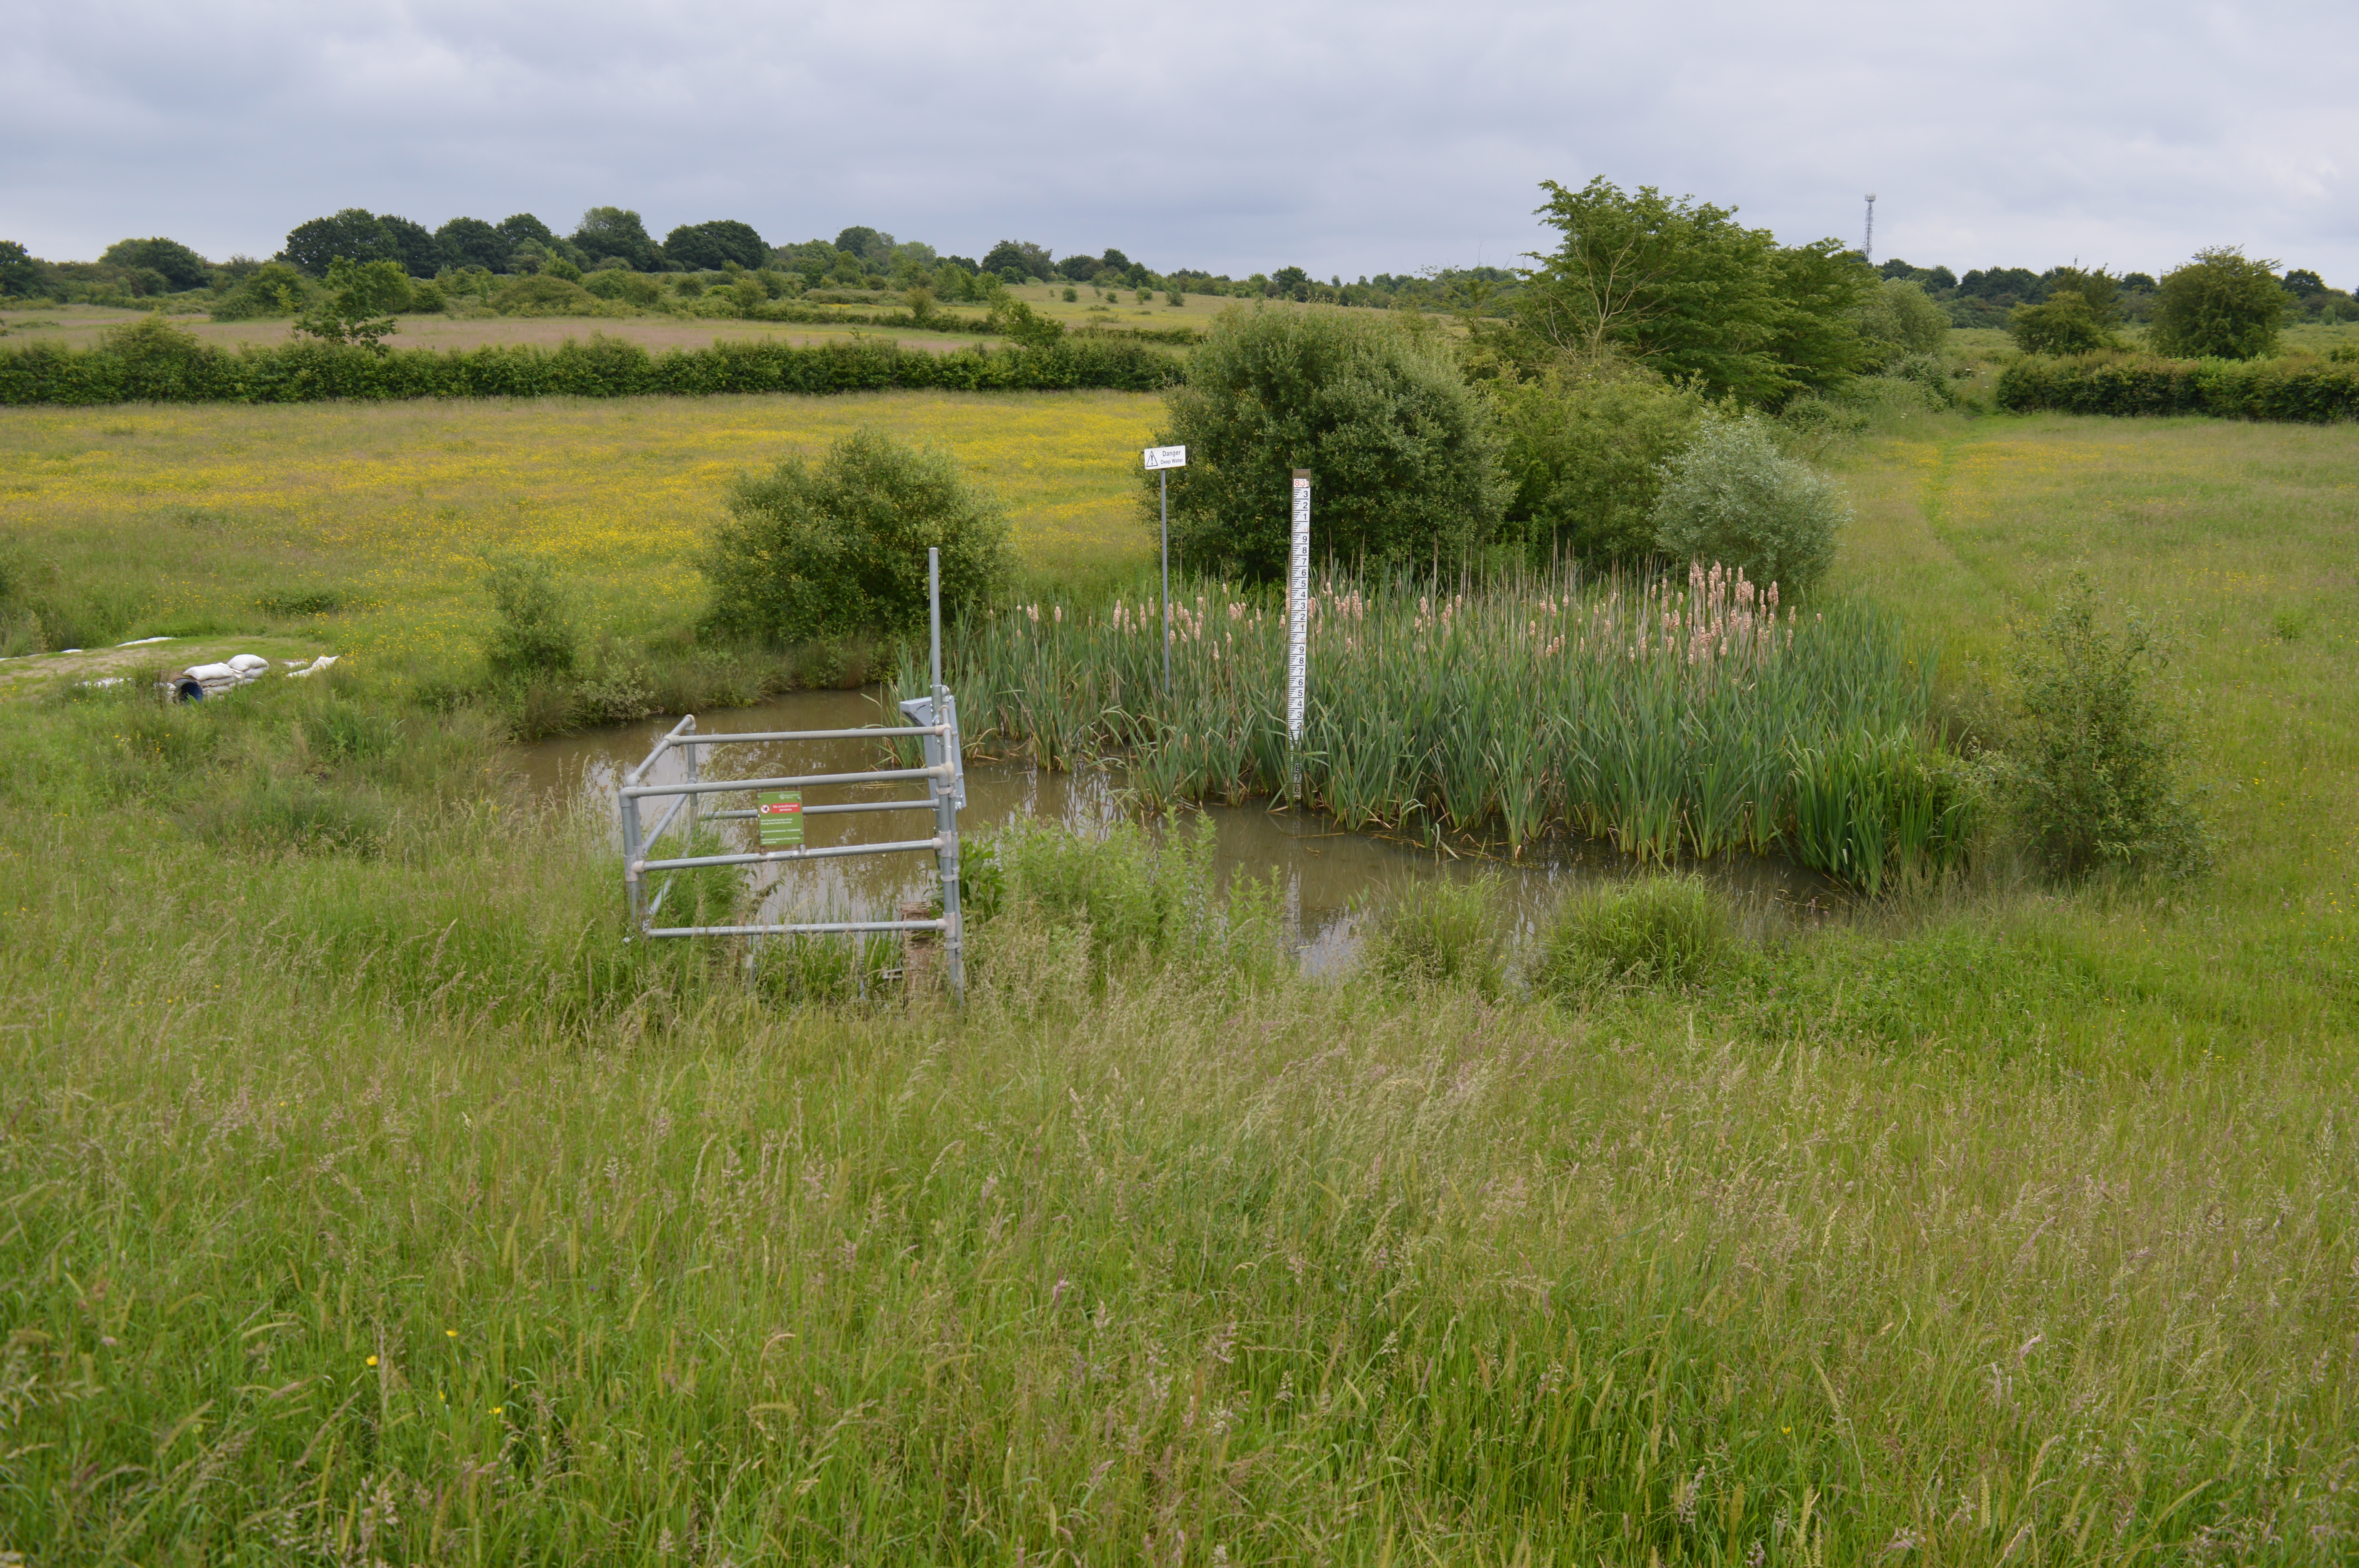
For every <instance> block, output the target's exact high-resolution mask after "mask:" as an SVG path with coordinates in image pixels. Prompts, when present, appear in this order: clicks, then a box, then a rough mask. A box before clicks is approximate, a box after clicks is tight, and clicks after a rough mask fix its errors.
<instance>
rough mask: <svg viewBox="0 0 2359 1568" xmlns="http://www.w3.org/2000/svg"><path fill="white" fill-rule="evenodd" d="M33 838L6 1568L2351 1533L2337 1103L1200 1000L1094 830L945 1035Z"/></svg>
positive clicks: (560, 947) (2343, 1064)
mask: <svg viewBox="0 0 2359 1568" xmlns="http://www.w3.org/2000/svg"><path fill="white" fill-rule="evenodd" d="M312 700H319V699H316V698H315V699H312ZM226 706H227V705H226V704H224V707H226ZM58 722H59V720H58V719H57V718H56V717H55V716H50V717H49V718H45V719H43V720H42V724H43V726H44V727H45V728H49V729H52V730H54V727H55V726H56V724H57V723H58ZM249 733H250V731H249ZM388 787H390V785H389V786H388ZM60 804H61V805H62V806H64V807H65V809H63V810H62V811H61V812H59V813H56V814H42V813H36V812H29V811H23V810H16V811H13V812H11V813H9V814H8V815H6V816H0V864H5V866H6V867H7V868H8V869H9V871H10V872H11V875H12V879H13V881H12V891H13V896H14V898H15V899H16V901H17V906H16V918H15V919H14V920H12V921H11V923H10V925H9V926H8V928H7V929H8V935H7V940H6V941H5V943H0V1085H5V1097H6V1098H5V1111H6V1120H5V1130H6V1131H5V1140H0V1170H5V1175H6V1180H5V1189H4V1190H5V1196H0V1204H5V1208H0V1215H5V1223H0V1279H5V1281H6V1284H5V1294H0V1311H5V1348H0V1541H5V1543H6V1550H8V1551H11V1552H23V1553H25V1554H26V1555H27V1558H28V1560H30V1561H37V1562H42V1563H77V1562H93V1563H96V1562H116V1561H139V1562H181V1563H201V1562H203V1563H210V1562H227V1561H257V1562H291V1561H310V1560H313V1559H321V1560H330V1561H336V1562H351V1563H368V1562H386V1563H392V1562H429V1561H442V1560H446V1559H448V1560H455V1561H468V1562H478V1561H480V1562H486V1563H504V1562H545V1563H583V1562H611V1563H671V1562H681V1561H708V1562H718V1561H723V1560H727V1561H734V1562H741V1563H743V1562H753V1561H778V1562H824V1563H847V1562H848V1563H1039V1562H1043V1561H1060V1562H1072V1561H1079V1562H1090V1563H1141V1564H1145V1563H1156V1564H1169V1563H1234V1564H1245V1563H1298V1562H1302V1561H1305V1560H1307V1559H1312V1558H1318V1559H1324V1560H1328V1561H1334V1562H1341V1563H1386V1562H1391V1563H1408V1562H1421V1561H1456V1562H1468V1563H1595V1562H1601V1561H1603V1562H1627V1563H1644V1562H1648V1561H1660V1562H1663V1563H1710V1564H1734V1563H1759V1564H1763V1565H1765V1568H1779V1565H1785V1564H1801V1563H1888V1562H1891V1561H1895V1560H1907V1559H1908V1558H1910V1557H1911V1556H1912V1554H1913V1553H1915V1552H1920V1551H1921V1552H1923V1553H1924V1555H1925V1560H1929V1561H1941V1562H1996V1561H2000V1560H2005V1561H2009V1562H2048V1563H2055V1562H2062V1561H2072V1560H2095V1561H2115V1562H2122V1563H2129V1562H2139V1561H2190V1562H2195V1561H2205V1562H2214V1561H2216V1562H2228V1561H2244V1562H2288V1563H2290V1562H2303V1561H2317V1560H2320V1559H2321V1558H2322V1557H2332V1556H2333V1555H2335V1554H2336V1553H2337V1552H2338V1551H2339V1550H2340V1545H2341V1543H2343V1542H2347V1541H2348V1540H2349V1539H2350V1532H2351V1531H2352V1530H2353V1529H2354V1526H2359V1519H2354V1505H2353V1502H2352V1498H2351V1494H2350V1493H2349V1491H2348V1489H2347V1488H2343V1487H2341V1480H2342V1478H2343V1477H2344V1476H2347V1475H2348V1474H2349V1473H2350V1471H2351V1467H2352V1466H2353V1465H2354V1464H2359V1449H2354V1441H2353V1436H2352V1433H2353V1430H2354V1428H2353V1424H2352V1422H2351V1421H2350V1419H2349V1418H2350V1412H2351V1411H2352V1409H2353V1408H2354V1400H2359V1360H2354V1357H2352V1355H2351V1354H2350V1352H2349V1346H2350V1344H2351V1343H2352V1339H2353V1336H2354V1334H2359V1319H2354V1306H2353V1297H2352V1294H2351V1292H2350V1291H2349V1289H2348V1278H2347V1275H2348V1262H2349V1259H2350V1257H2351V1254H2352V1248H2353V1246H2354V1239H2359V1225H2354V1212H2353V1207H2352V1200H2351V1195H2350V1184H2349V1182H2348V1180H2347V1171H2346V1166H2347V1161H2346V1160H2345V1159H2344V1157H2343V1152H2342V1151H2343V1141H2345V1137H2346V1135H2345V1134H2344V1133H2343V1131H2342V1130H2340V1129H2341V1119H2340V1118H2339V1116H2338V1114H2337V1107H2338V1105H2339V1103H2340V1102H2339V1098H2338V1097H2337V1095H2336V1094H2335V1093H2334V1092H2333V1088H2334V1087H2335V1086H2336V1085H2337V1084H2338V1083H2339V1082H2340V1081H2341V1080H2342V1077H2343V1074H2344V1073H2345V1072H2347V1065H2348V1064H2347V1051H2345V1050H2341V1049H2338V1050H2337V1051H2335V1052H2332V1053H2321V1052H2320V1051H2317V1050H2303V1051H2299V1052H2296V1051H2286V1052H2283V1053H2281V1054H2269V1055H2262V1054H2254V1055H2252V1056H2250V1057H2248V1058H2247V1059H2245V1060H2244V1061H2242V1062H2240V1063H2236V1064H2234V1065H2231V1064H2228V1063H2224V1062H2207V1063H2204V1064H2199V1065H2192V1066H2190V1067H2188V1068H2186V1069H2184V1070H2181V1071H2179V1072H2176V1073H2173V1074H2170V1075H2169V1076H2162V1077H2160V1078H2158V1077H2157V1076H2154V1075H2151V1074H2147V1073H2145V1072H2142V1071H2129V1070H2119V1069H2107V1068H2104V1067H2099V1068H2098V1069H2097V1070H2095V1071H2093V1072H2090V1073H2077V1072H2076V1073H2061V1072H2057V1071H2054V1070H2050V1066H2049V1065H2043V1064H2041V1063H2040V1062H2038V1060H2036V1059H2035V1060H2033V1061H2031V1062H2029V1063H2028V1064H2027V1066H2026V1067H2025V1068H2024V1069H2023V1070H2006V1069H2003V1068H1997V1067H1994V1066H1993V1065H1991V1064H1990V1063H1989V1062H1988V1061H1986V1060H1984V1059H1982V1058H1980V1057H1978V1056H1977V1055H1975V1054H1972V1053H1967V1052H1959V1051H1940V1052H1928V1053H1924V1054H1921V1055H1920V1056H1917V1057H1913V1058H1912V1057H1906V1056H1902V1057H1895V1056H1893V1055H1891V1054H1888V1053H1884V1052H1881V1051H1878V1050H1875V1049H1872V1048H1867V1047H1860V1046H1854V1045H1852V1044H1845V1036H1844V1033H1843V1030H1844V1028H1845V1027H1846V1026H1847V1022H1848V1018H1849V1015H1848V1014H1847V1013H1846V1011H1845V1007H1846V1002H1845V995H1844V993H1843V992H1842V991H1840V990H1839V991H1838V992H1837V994H1836V995H1835V996H1834V998H1833V999H1832V1006H1829V1005H1828V1004H1827V1003H1826V1001H1825V1000H1824V999H1821V1000H1818V1001H1816V1002H1810V1001H1807V1000H1806V1001H1803V1002H1800V1003H1796V1002H1793V1001H1790V1000H1789V1001H1788V1003H1787V1006H1788V1008H1789V1010H1790V1009H1794V1008H1797V1007H1799V1008H1800V1009H1801V1010H1802V1011H1789V1013H1788V1014H1787V1015H1784V1016H1785V1017H1786V1022H1788V1023H1789V1024H1790V1026H1791V1033H1784V1032H1782V1031H1781V1032H1780V1033H1777V1034H1775V1035H1767V1036H1764V1035H1759V1034H1756V1033H1752V1032H1751V1029H1750V1026H1749V1024H1748V1023H1746V1022H1745V1020H1746V1019H1747V1018H1749V1017H1750V1016H1751V1015H1750V1014H1748V1013H1747V1012H1746V1011H1745V1009H1744V1008H1742V1007H1740V1006H1736V1005H1733V1004H1734V1003H1735V1002H1736V1001H1737V1000H1738V999H1737V998H1736V997H1734V995H1731V996H1727V997H1715V998H1708V999H1706V1002H1705V1005H1703V1006H1701V1007H1695V1006H1692V1005H1688V1006H1685V1007H1683V1010H1682V1014H1681V1016H1680V1018H1677V1019H1657V1018H1655V1017H1653V1016H1651V1015H1650V1014H1648V1013H1647V1011H1645V1009H1644V1006H1643V1003H1641V1004H1631V1005H1627V1006H1625V1004H1623V1003H1619V1002H1615V1003H1610V1004H1607V1006H1608V1010H1607V1011H1595V1012H1591V1013H1587V1014H1567V1013H1562V1012H1559V1011H1554V1010H1553V1009H1551V1008H1549V1007H1548V1006H1546V1005H1541V1004H1531V1003H1525V1002H1519V1001H1515V1000H1499V999H1496V998H1492V999H1485V998H1484V997H1483V996H1482V995H1481V994H1480V993H1479V991H1477V990H1474V989H1469V988H1466V987H1462V986H1457V985H1453V984H1451V983H1448V982H1447V981H1446V979H1438V980H1437V981H1436V983H1430V984H1425V985H1420V986H1417V987H1413V988H1409V989H1408V991H1407V993H1406V994H1404V991H1403V989H1401V988H1397V987H1390V986H1384V985H1379V984H1366V985H1364V984H1360V983H1358V982H1354V981H1348V980H1347V981H1344V982H1342V983H1320V982H1314V981H1310V980H1305V979H1299V978H1295V977H1292V976H1290V975H1288V973H1287V972H1286V971H1285V970H1284V969H1283V968H1278V967H1275V966H1272V967H1267V968H1261V969H1258V970H1254V971H1252V972H1250V973H1249V974H1248V976H1247V978H1246V981H1245V983H1242V984H1241V983H1239V979H1238V972H1237V971H1236V970H1234V969H1233V968H1230V967H1228V966H1227V965H1225V964H1222V963H1213V964H1206V963H1204V962H1202V961H1201V944H1199V943H1197V942H1195V941H1194V940H1193V939H1192V938H1185V937H1184V935H1183V936H1182V937H1181V938H1180V939H1174V937H1173V935H1172V934H1173V933H1174V932H1175V930H1177V931H1180V932H1182V933H1183V934H1184V932H1185V930H1187V929H1189V928H1191V927H1192V928H1194V929H1198V930H1201V929H1202V927H1203V925H1204V922H1205V921H1206V920H1207V919H1208V918H1210V917H1211V915H1212V912H1211V911H1209V910H1208V909H1207V908H1205V907H1204V906H1203V901H1202V892H1203V889H1204V887H1205V885H1206V884H1205V881H1204V879H1202V878H1201V876H1199V875H1196V874H1195V873H1193V872H1191V871H1189V870H1188V868H1187V865H1186V864H1185V863H1184V857H1183V860H1182V861H1181V862H1173V863H1169V864H1162V865H1144V864H1142V863H1140V862H1139V861H1138V860H1137V856H1139V855H1140V854H1142V853H1146V852H1147V851H1146V850H1145V849H1143V848H1142V845H1143V840H1140V839H1137V838H1133V839H1130V840H1110V841H1108V842H1107V843H1104V844H1101V845H1097V846H1094V847H1092V846H1079V845H1063V846H1060V845H1055V844H1049V843H1045V842H1044V843H1042V844H1039V845H1036V846H1032V847H1030V848H1028V849H1021V850H1019V851H1017V853H1016V859H1017V860H1019V861H1021V862H1023V864H1024V866H1025V867H1026V868H1027V869H1024V870H1021V871H1019V872H1018V874H1016V875H1015V876H1014V877H1013V878H1012V879H1011V881H1010V882H1009V884H1008V885H1009V886H1010V887H1012V888H1018V889H1027V890H1028V892H1016V893H1012V894H1011V895H1010V896H1009V897H1008V899H1007V902H1006V903H1005V904H1004V905H1003V906H1002V908H1001V909H1000V911H999V913H998V914H996V915H995V918H994V919H993V920H992V921H990V922H989V923H988V924H987V925H985V926H984V928H983V929H982V930H981V931H979V932H978V933H977V962H976V967H975V984H974V989H973V997H972V1000H971V1002H970V1005H969V1007H968V1009H967V1010H966V1011H964V1012H963V1013H956V1012H953V1011H948V1010H946V1009H944V1008H942V1007H940V1006H939V1005H936V1004H929V1003H927V1002H924V1001H919V1002H917V1003H914V1004H911V1005H907V1006H897V1005H885V1004H883V1003H881V1002H878V1001H876V1000H871V1001H869V1002H866V1003H845V1004H841V1005H830V1004H824V1003H814V1002H811V1001H810V1000H805V1001H804V1002H803V1003H802V1004H801V1005H799V1006H796V1007H793V1008H791V1009H785V1010H777V1009H774V1007H773V1005H771V1004H770V1003H769V1002H767V1001H766V1000H765V999H764V998H763V996H762V994H761V991H762V990H763V989H767V988H766V987H762V986H757V987H756V988H751V989H749V988H748V987H746V986H745V985H744V984H743V983H742V981H740V980H739V979H737V977H736V976H735V974H734V969H733V968H732V967H731V966H727V965H719V964H701V963H699V962H697V961H695V958H694V955H693V954H692V953H691V952H690V951H688V950H686V949H685V948H684V947H683V948H680V949H675V950H674V951H675V952H676V953H677V954H678V955H679V962H678V963H677V964H676V965H673V966H672V967H670V968H666V967H665V966H664V964H662V963H658V962H657V961H655V960H652V959H649V958H647V957H635V956H634V954H635V953H636V949H631V948H626V947H623V946H620V944H619V942H618V940H617V933H618V930H619V925H620V923H619V922H618V921H617V920H615V918H614V904H615V900H616V890H615V887H614V877H613V874H612V873H613V867H612V865H611V862H610V861H609V860H607V859H606V856H605V855H604V853H603V852H602V851H601V848H600V846H598V845H597V844H596V843H595V842H594V840H593V839H592V837H591V836H589V835H586V834H582V833H579V832H576V831H574V830H573V828H572V827H571V826H569V825H568V824H567V823H566V822H564V821H562V820H556V819H549V818H546V817H542V818H511V819H508V820H506V821H502V820H501V814H500V813H499V812H497V811H495V810H494V809H492V807H491V806H490V805H489V804H488V803H486V804H484V805H483V806H479V807H477V808H476V816H475V820H473V822H472V824H471V823H470V822H469V821H467V820H463V819H462V817H463V816H464V814H459V815H453V816H448V817H447V818H446V819H444V820H443V821H441V822H440V825H439V826H434V827H430V828H429V827H428V826H426V825H424V824H419V825H416V826H413V827H411V828H409V829H408V830H407V831H406V832H405V833H401V834H397V835H396V838H395V840H394V843H395V845H396V846H397V852H380V853H376V854H374V855H366V856H364V855H358V854H354V853H353V852H350V851H349V850H345V849H334V848H332V847H320V848H314V849H303V850H295V849H278V850H272V849H266V847H263V846H261V845H258V844H251V845H250V844H240V843H217V842H214V841H212V840H210V839H208V838H204V837H202V836H201V835H199V834H190V835H189V836H187V837H181V836H179V835H177V834H173V833H170V832H166V833H163V834H162V835H160V836H159V835H158V832H157V831H156V830H155V829H154V828H153V827H150V826H149V825H148V824H147V822H146V821H144V820H143V819H142V818H141V817H140V816H137V815H136V814H122V813H116V812H114V811H111V810H105V809H95V810H94V809H92V805H93V803H92V800H91V799H90V797H88V796H86V795H79V794H77V795H71V796H69V797H67V798H65V799H64V800H62V801H61V803H60ZM1109 863H1111V867H1110V869H1106V870H1103V872H1102V873H1101V871H1099V870H1097V869H1096V868H1100V867H1106V866H1108V865H1109ZM135 873H136V878H137V881H136V892H132V891H130V890H132V889H133V888H134V886H135V882H134V880H133V877H134V874H135ZM361 919H365V921H366V922H367V924H368V926H369V939H368V940H367V941H366V942H364V943H357V944H355V943H347V942H344V941H342V940H339V939H337V938H336V936H335V935H333V933H332V932H330V933H323V934H322V939H321V940H320V941H316V942H315V941H311V940H308V939H307V933H308V932H309V931H310V929H311V928H313V927H315V926H317V925H321V924H325V925H329V926H331V927H333V926H336V925H339V924H340V923H347V922H353V921H357V920H361ZM1109 926H1111V927H1114V928H1118V929H1119V930H1120V931H1121V932H1123V933H1125V934H1135V935H1137V936H1138V938H1139V939H1138V940H1136V941H1127V940H1125V939H1123V938H1117V939H1115V940H1114V941H1112V942H1105V941H1101V940H1099V939H1098V938H1096V937H1095V936H1094V935H1093V931H1095V930H1103V929H1105V928H1108V927H1109ZM93 931H103V941H99V940H92V939H91V935H90V934H91V933H92V932H93ZM379 954H381V955H383V957H382V958H379V959H374V960H373V958H372V955H379ZM569 964H571V965H572V966H573V967H574V968H575V969H576V970H577V971H579V970H580V969H581V968H582V967H583V966H584V965H585V964H588V965H591V966H594V967H596V969H597V973H596V975H595V977H594V979H589V980H586V981H585V980H577V979H572V978H569V976H568V974H567V972H566V968H567V966H568V965H569ZM1844 967H1845V969H1846V974H1847V978H1848V979H1850V980H1851V981H1852V983H1853V986H1854V989H1855V988H1856V987H1857V986H1858V985H1859V984H1860V983H1861V982H1863V981H1864V980H1865V979H1868V978H1870V976H1871V975H1873V974H1885V975H1886V979H1890V980H1893V981H1901V980H1905V979H1908V977H1909V976H1911V975H1913V974H1915V973H1916V972H1917V966H1916V965H1915V964H1914V962H1913V959H1912V956H1911V954H1910V953H1909V952H1908V951H1907V950H1905V949H1903V948H1896V949H1894V950H1893V951H1891V952H1889V953H1887V954H1884V955H1882V956H1878V955H1876V954H1874V953H1870V952H1866V951H1864V950H1861V951H1854V952H1852V953H1850V954H1848V955H1847V956H1846V957H1845V959H1844ZM1969 983H1971V982H1969ZM817 989H824V988H823V987H821V986H816V985H814V986H806V987H804V988H803V989H802V995H803V996H804V997H806V998H808V997H809V996H810V995H811V994H812V992H813V991H814V990H817ZM1614 1008H1621V1009H1622V1011H1613V1009H1614ZM1722 1021H1726V1022H1722Z"/></svg>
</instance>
